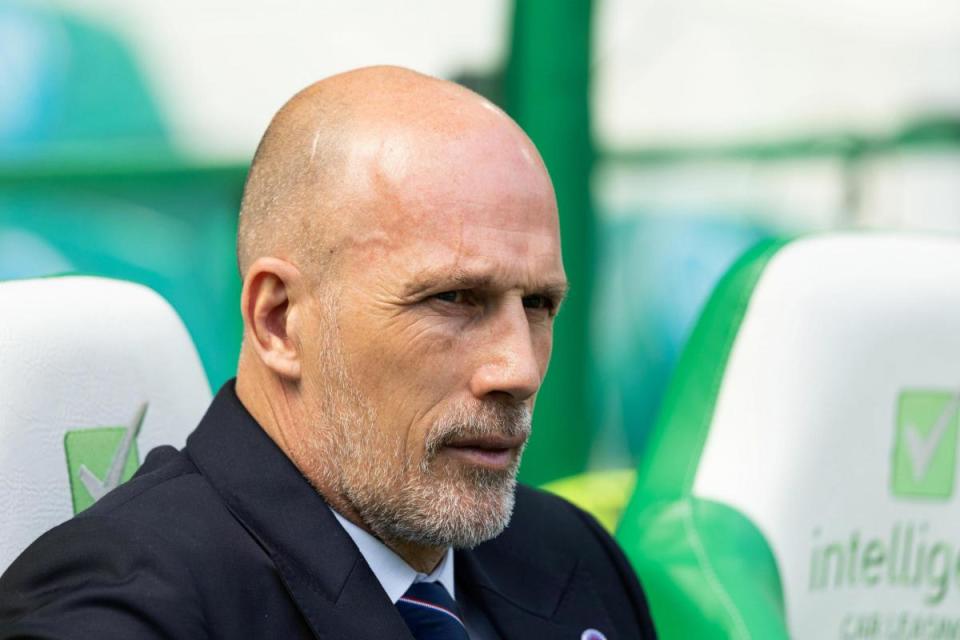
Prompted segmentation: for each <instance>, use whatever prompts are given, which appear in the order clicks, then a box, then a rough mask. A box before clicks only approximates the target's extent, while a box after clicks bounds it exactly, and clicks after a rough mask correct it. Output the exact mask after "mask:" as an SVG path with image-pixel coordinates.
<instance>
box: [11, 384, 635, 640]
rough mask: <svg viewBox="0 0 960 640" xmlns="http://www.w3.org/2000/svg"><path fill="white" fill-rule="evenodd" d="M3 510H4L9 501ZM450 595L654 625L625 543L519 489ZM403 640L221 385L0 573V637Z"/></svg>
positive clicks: (622, 626)
mask: <svg viewBox="0 0 960 640" xmlns="http://www.w3.org/2000/svg"><path fill="white" fill-rule="evenodd" d="M8 515H9V514H8ZM455 563H456V565H455V566H456V581H457V595H458V603H459V602H460V601H461V599H465V600H466V601H467V603H468V606H469V607H476V608H477V609H479V610H480V611H482V613H483V615H484V616H485V618H486V620H487V621H489V622H490V623H491V626H492V627H493V629H495V630H496V632H497V633H499V634H500V635H501V636H502V637H503V638H508V639H509V638H518V639H521V638H522V639H524V640H527V639H531V638H533V639H536V640H552V639H554V638H557V639H562V638H570V639H571V640H578V639H579V638H580V637H581V634H582V632H583V631H584V630H585V629H587V628H594V629H597V630H599V631H601V632H603V633H604V634H605V635H606V637H607V638H609V639H610V640H613V639H614V638H620V639H627V638H630V639H632V638H652V637H654V632H653V627H652V624H651V622H650V617H649V615H648V612H647V606H646V602H645V600H644V596H643V593H642V592H641V590H640V585H639V584H638V582H637V580H636V578H635V577H634V574H633V572H632V570H631V569H630V566H629V565H628V564H627V561H626V560H625V558H624V556H623V554H622V553H621V552H620V550H619V549H618V548H617V546H616V544H615V543H614V542H613V541H612V540H611V539H610V537H609V536H608V535H607V534H606V533H605V532H604V531H603V530H602V529H601V528H600V527H599V526H598V525H597V523H596V522H595V521H594V520H593V519H592V518H591V517H590V516H588V515H586V514H585V513H583V512H582V511H580V510H578V509H576V508H575V507H573V506H571V505H570V504H568V503H566V502H564V501H562V500H560V499H559V498H555V497H552V496H550V495H547V494H544V493H541V492H538V491H535V490H532V489H528V488H523V487H521V488H519V489H518V491H517V503H516V510H515V514H514V517H513V520H512V522H511V524H510V526H509V527H508V528H507V529H506V531H504V533H503V534H502V535H500V536H499V537H497V538H496V539H494V540H491V541H489V542H486V543H484V544H481V545H480V546H478V547H476V548H475V549H473V550H471V551H458V552H457V553H456V560H455ZM13 637H42V638H104V639H110V638H124V639H129V638H161V637H162V638H191V639H192V638H313V637H316V638H325V639H336V640H340V639H344V640H345V639H350V640H357V639H362V638H371V639H373V638H376V639H378V640H383V639H393V638H397V639H409V638H411V636H410V634H409V632H408V631H407V628H406V626H405V625H404V622H403V620H402V619H401V618H400V615H399V614H398V613H397V611H396V609H395V608H394V606H393V604H392V603H391V602H390V600H389V598H387V596H386V594H385V593H384V591H383V589H382V588H381V587H380V585H379V583H378V582H377V579H376V577H375V576H374V575H373V572H372V571H371V570H370V568H369V567H368V566H367V564H366V562H365V561H364V560H363V557H362V556H361V555H360V553H359V551H358V550H357V548H356V546H355V545H354V544H353V541H352V540H351V539H350V537H349V536H348V535H347V533H346V532H345V531H344V530H343V528H342V527H341V526H340V524H339V523H338V522H337V521H336V519H335V518H334V516H333V514H332V513H331V511H330V510H329V508H328V507H327V506H326V504H325V503H324V501H323V500H322V498H321V497H320V496H319V495H318V494H317V493H316V492H315V491H314V490H313V488H312V487H311V486H310V485H309V484H308V483H307V482H306V481H305V480H304V478H303V477H302V476H301V475H300V473H299V472H298V471H297V469H296V468H295V467H294V466H293V465H292V463H291V462H290V461H289V460H288V459H287V457H286V456H285V455H284V454H283V453H282V452H281V451H280V449H278V448H277V447H276V446H275V445H274V443H273V442H272V441H271V440H270V439H269V437H268V436H267V435H266V434H265V433H264V432H263V430H262V429H261V428H260V426H259V425H258V424H257V423H256V422H255V421H254V420H253V418H252V417H251V416H250V415H249V414H248V413H247V412H246V410H245V409H244V408H243V405H241V404H240V402H239V400H238V399H237V397H236V395H235V393H234V390H233V384H232V383H231V384H227V385H226V386H225V387H224V388H223V389H222V390H221V391H220V393H219V394H218V395H217V397H216V398H215V399H214V401H213V404H212V405H211V406H210V409H209V410H208V412H207V415H206V416H205V417H204V418H203V420H202V421H201V423H200V425H199V427H198V428H197V430H196V431H194V433H193V434H192V435H191V436H190V438H189V439H188V441H187V446H186V447H185V448H184V449H183V450H182V451H179V452H178V451H176V450H175V449H173V448H171V447H161V448H158V449H155V450H153V451H152V452H151V453H150V454H149V456H147V459H146V461H145V462H144V464H143V467H142V468H141V469H140V471H139V472H138V473H137V474H136V476H134V478H133V479H132V480H130V481H129V482H127V483H126V484H124V485H122V486H121V487H120V488H118V489H117V490H115V491H113V492H112V493H110V494H109V495H107V496H106V497H104V498H103V499H102V500H100V502H98V503H97V504H96V505H94V506H93V507H91V508H90V509H88V510H87V511H85V512H83V513H82V514H80V515H78V516H77V517H75V518H73V519H72V520H70V521H68V522H66V523H64V524H62V525H60V526H58V527H56V528H54V529H53V530H51V531H49V532H48V533H46V534H45V535H43V536H42V537H41V538H39V539H38V540H37V541H36V542H35V543H34V544H32V545H31V546H30V547H29V548H28V549H27V550H26V551H25V552H24V553H23V554H22V555H21V556H20V557H19V558H18V559H17V560H16V562H14V564H13V565H11V567H10V568H9V569H8V570H7V572H6V573H5V574H4V575H3V577H2V578H0V638H13Z"/></svg>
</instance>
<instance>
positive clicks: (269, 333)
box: [240, 257, 304, 381]
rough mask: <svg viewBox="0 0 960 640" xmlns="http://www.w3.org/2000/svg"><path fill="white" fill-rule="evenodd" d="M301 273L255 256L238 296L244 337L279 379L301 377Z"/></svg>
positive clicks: (285, 265) (290, 267) (277, 261)
mask: <svg viewBox="0 0 960 640" xmlns="http://www.w3.org/2000/svg"><path fill="white" fill-rule="evenodd" d="M303 284H304V282H303V276H302V275H301V273H300V270H299V269H297V267H295V266H294V265H292V264H290V263H289V262H287V261H285V260H281V259H279V258H268V257H264V258H258V259H257V260H256V261H255V262H254V263H253V264H252V265H250V268H249V269H247V274H246V277H245V278H244V280H243V292H242V293H241V295H240V312H241V313H242V314H243V327H244V336H245V338H244V339H245V340H246V341H247V342H248V343H249V346H250V348H252V349H253V351H254V352H255V353H256V354H257V357H258V358H260V360H261V362H263V364H265V365H266V366H267V368H269V369H270V370H271V371H273V372H274V373H276V374H277V375H278V376H280V377H282V378H286V379H288V380H291V381H295V380H299V379H300V357H301V353H300V344H299V339H298V338H299V336H298V331H299V328H300V327H299V326H298V320H299V312H300V310H301V309H300V307H299V306H298V305H302V304H303V303H304V300H302V299H300V296H302V295H303Z"/></svg>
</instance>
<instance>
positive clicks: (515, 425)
mask: <svg viewBox="0 0 960 640" xmlns="http://www.w3.org/2000/svg"><path fill="white" fill-rule="evenodd" d="M531 423H532V413H531V411H530V408H529V407H528V406H526V405H515V404H504V403H499V402H497V403H489V404H482V405H479V406H477V407H467V406H464V405H456V406H454V407H453V408H451V409H450V410H448V411H447V412H446V413H445V414H444V415H443V416H441V417H440V418H438V419H437V420H436V421H435V422H434V424H433V426H432V427H431V428H430V431H429V432H428V434H427V438H426V443H425V445H424V448H425V459H426V460H428V461H429V460H432V459H433V458H434V456H436V455H437V453H438V452H439V451H440V450H441V449H443V448H444V447H446V446H449V445H451V444H454V443H456V442H458V441H462V440H472V439H477V438H502V439H506V440H511V441H519V442H520V443H521V444H520V446H521V447H522V446H524V445H525V444H526V441H527V439H528V438H529V437H530V431H531Z"/></svg>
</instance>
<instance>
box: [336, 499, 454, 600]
mask: <svg viewBox="0 0 960 640" xmlns="http://www.w3.org/2000/svg"><path fill="white" fill-rule="evenodd" d="M330 510H331V511H333V515H335V516H336V517H337V521H338V522H339V523H340V526H342V527H343V528H344V530H345V531H346V532H347V535H349V536H350V538H352V539H353V543H354V544H355V545H357V548H358V549H359V550H360V555H362V556H363V559H364V560H366V561H367V564H368V565H370V569H371V570H372V571H373V575H375V576H376V577H377V580H379V581H380V586H381V587H383V590H384V591H386V592H387V596H388V597H389V598H390V602H392V603H393V604H397V600H399V599H400V596H402V595H403V594H404V593H406V592H407V589H409V588H410V586H411V585H413V584H415V583H417V582H439V583H440V584H442V585H443V588H444V589H446V590H447V593H449V594H450V597H451V598H453V599H454V600H456V594H455V593H454V591H453V549H447V552H446V553H445V554H444V556H443V559H442V560H441V561H440V564H438V565H437V567H436V568H435V569H434V570H433V571H432V572H430V574H426V573H420V572H419V571H417V570H416V569H414V568H413V567H411V566H410V565H408V564H407V563H406V561H405V560H404V559H403V558H401V557H400V556H398V555H397V554H396V553H394V552H393V550H392V549H390V548H389V547H388V546H387V545H385V544H383V543H382V542H380V541H379V540H377V539H376V538H375V537H374V536H372V535H370V534H369V533H367V532H366V531H364V530H363V529H361V528H360V527H358V526H357V525H355V524H353V523H352V522H350V521H349V520H347V519H346V518H344V517H343V516H342V515H340V514H339V513H337V512H336V510H335V509H332V508H331V509H330Z"/></svg>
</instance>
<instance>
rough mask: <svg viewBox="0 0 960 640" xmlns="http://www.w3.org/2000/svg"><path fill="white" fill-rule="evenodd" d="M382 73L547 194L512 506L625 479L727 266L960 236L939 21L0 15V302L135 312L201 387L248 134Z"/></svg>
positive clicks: (379, 8) (696, 1)
mask: <svg viewBox="0 0 960 640" xmlns="http://www.w3.org/2000/svg"><path fill="white" fill-rule="evenodd" d="M379 63H390V64H399V65H404V66H409V67H412V68H414V69H417V70H419V71H423V72H426V73H430V74H433V75H437V76H441V77H444V78H448V79H452V80H456V81H458V82H461V83H463V84H465V85H467V86H469V87H471V88H473V89H475V90H476V91H478V92H480V93H483V94H484V95H486V96H488V97H489V98H491V99H492V100H493V101H495V102H496V103H498V104H499V105H501V106H502V107H503V108H504V109H505V110H506V111H507V112H508V113H510V114H511V115H512V116H513V117H514V118H515V119H516V120H517V121H518V122H519V123H520V124H521V125H522V126H523V127H524V128H525V129H526V130H527V132H528V133H529V134H530V136H531V137H532V138H533V140H534V141H535V142H536V143H537V145H538V146H539V148H540V149H541V152H542V154H543V156H544V158H545V160H546V163H547V165H548V167H549V169H550V171H551V174H552V176H553V179H554V182H555V185H556V188H557V193H558V198H559V202H560V208H561V218H562V227H563V234H564V252H565V260H566V264H567V269H568V274H569V276H570V278H571V282H572V285H573V289H572V294H571V298H570V304H569V305H568V306H567V307H566V308H565V310H564V312H563V314H561V317H560V318H559V319H558V324H557V329H556V340H557V342H556V347H555V352H554V353H555V355H554V360H553V363H552V365H551V370H550V374H549V376H548V379H547V382H546V384H545V386H544V389H543V391H542V393H541V396H540V399H539V401H538V410H537V414H536V418H535V432H534V439H533V441H532V443H531V445H530V447H529V449H528V452H527V455H526V458H525V461H524V466H523V468H522V470H521V476H522V478H523V479H524V480H526V481H528V482H532V483H542V482H546V481H549V480H553V479H556V478H560V477H563V476H568V475H571V474H575V473H578V472H580V471H583V470H586V469H606V468H622V467H630V466H632V464H633V461H634V460H635V459H636V457H637V456H638V454H639V453H640V452H641V451H642V450H643V447H644V445H645V442H646V436H647V433H648V431H649V429H650V426H651V422H652V421H653V419H654V417H655V415H656V412H657V408H658V406H659V403H660V399H661V395H662V393H663V391H664V388H665V386H666V383H667V380H668V379H669V376H670V373H671V371H672V369H673V367H674V363H675V361H676V358H677V356H678V354H679V351H680V350H681V349H682V348H683V345H684V342H685V339H686V336H687V334H688V332H689V330H690V328H691V324H692V323H693V322H694V321H695V319H696V317H697V314H698V312H699V310H700V308H701V306H702V304H703V303H704V301H705V299H706V297H707V296H708V295H709V292H710V291H711V289H712V287H713V285H714V284H715V282H716V281H717V279H718V278H719V277H720V276H721V275H722V274H723V272H724V271H725V270H726V269H727V267H729V266H730V264H731V262H732V261H733V260H735V259H736V257H737V256H738V255H739V254H740V253H741V252H742V251H743V250H745V249H746V248H747V247H749V246H751V245H753V244H754V243H756V242H758V241H762V240H764V239H767V238H772V237H782V236H793V235H797V234H803V233H810V232H817V231H822V230H827V229H835V228H849V227H866V228H885V229H891V228H893V229H904V228H906V229H924V230H931V229H933V230H939V231H943V232H948V233H953V232H956V231H958V230H960V3H958V2H956V0H925V1H924V0H914V1H913V2H906V1H905V0H829V1H827V0H710V1H709V2H707V1H701V0H685V1H683V2H677V1H675V0H633V1H627V0H593V1H590V0H559V1H558V0H485V1H483V2H449V1H447V0H420V2H417V3H415V4H414V3H398V2H389V1H387V0H354V1H353V2H328V1H320V0H313V1H310V2H307V1H301V0H271V1H270V2H267V1H266V0H230V1H229V2H228V1H226V0H207V1H206V2H193V1H191V2H188V1H186V0H168V1H167V2H162V3H161V2H147V1H146V0H83V1H81V0H59V1H50V2H27V1H11V0H0V279H12V278H24V277H33V276H42V275H49V274H54V273H66V272H75V273H87V274H99V275H105V276H111V277H117V278H124V279H129V280H134V281H138V282H142V283H145V284H147V285H149V286H151V287H153V288H154V289H156V290H157V291H159V292H160V293H161V294H162V295H164V296H165V297H166V298H167V299H168V300H169V301H170V302H171V303H172V304H173V306H174V307H175V308H176V309H177V311H178V312H179V313H180V315H181V316H182V317H183V319H184V321H185V323H186V324H187V327H188V329H189V330H190V333H191V335H192V336H193V339H194V341H195V342H196V344H197V347H198V349H199V352H200V356H201V359H202V361H203V363H204V366H205V368H206V372H207V376H208V378H209V381H210V384H211V387H212V388H213V389H214V390H216V388H218V387H219V385H221V384H222V383H223V382H224V381H225V380H226V379H228V378H230V377H231V376H232V375H233V371H234V369H235V366H236V357H237V353H238V350H239V341H240V334H241V325H240V318H239V314H238V311H237V308H238V304H237V299H238V295H239V278H238V275H237V273H236V266H235V258H234V249H233V246H234V233H235V228H236V213H237V209H238V204H239V199H240V194H241V190H242V186H243V181H244V178H245V175H246V168H247V164H248V162H249V159H250V158H251V156H252V154H253V150H254V148H255V146H256V143H257V141H258V139H259V136H260V134H261V133H262V132H263V130H264V128H265V127H266V125H267V123H268V121H269V119H270V117H271V116H272V114H273V113H274V112H275V111H276V109H277V108H278V107H279V106H280V105H281V104H282V103H283V102H284V101H285V100H286V99H287V98H288V97H289V96H290V95H292V94H293V93H294V92H296V91H297V90H298V89H300V88H301V87H303V86H305V85H307V84H309V83H310V82H313V81H314V80H317V79H319V78H321V77H323V76H326V75H330V74H333V73H336V72H339V71H343V70H346V69H350V68H353V67H357V66H363V65H368V64H379ZM23 311H24V310H17V309H12V310H11V309H2V310H0V312H2V313H19V312H23ZM109 312H110V310H109V309H104V313H109Z"/></svg>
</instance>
